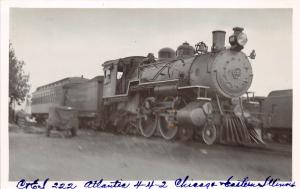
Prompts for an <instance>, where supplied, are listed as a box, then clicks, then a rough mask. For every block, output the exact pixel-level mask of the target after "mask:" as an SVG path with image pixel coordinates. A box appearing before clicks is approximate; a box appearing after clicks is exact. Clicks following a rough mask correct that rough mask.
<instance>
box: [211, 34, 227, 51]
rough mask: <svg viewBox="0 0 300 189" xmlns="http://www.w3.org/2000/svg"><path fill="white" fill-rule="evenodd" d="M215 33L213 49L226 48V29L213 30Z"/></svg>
mask: <svg viewBox="0 0 300 189" xmlns="http://www.w3.org/2000/svg"><path fill="white" fill-rule="evenodd" d="M212 34H213V44H212V47H211V51H214V52H215V51H220V50H222V49H224V48H225V34H226V32H225V31H221V30H216V31H213V32H212Z"/></svg>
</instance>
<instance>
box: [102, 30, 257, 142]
mask: <svg viewBox="0 0 300 189" xmlns="http://www.w3.org/2000/svg"><path fill="white" fill-rule="evenodd" d="M233 30H234V33H233V35H231V36H230V37H229V42H230V45H231V47H230V48H225V32H224V31H214V32H213V45H212V47H211V52H208V50H207V49H208V48H207V46H206V44H205V43H203V42H201V43H198V44H197V45H196V49H194V48H193V47H192V46H190V45H189V44H188V43H184V44H183V45H181V46H179V47H178V49H177V51H176V52H175V51H174V50H172V49H170V48H164V49H161V50H160V51H159V57H158V60H155V59H154V58H153V55H151V54H149V56H148V57H139V56H135V57H126V58H123V59H117V60H110V61H107V62H105V63H104V64H103V70H104V83H103V105H104V112H105V115H104V120H105V123H106V124H107V125H110V126H115V127H117V128H121V130H124V131H127V130H128V127H130V126H132V125H136V126H138V128H139V130H140V133H141V134H142V135H143V136H145V137H151V136H152V135H154V134H155V133H156V131H158V132H159V133H160V135H161V136H162V137H163V138H165V139H167V140H170V139H174V138H175V137H176V136H179V137H180V138H181V139H182V140H188V139H190V138H191V137H192V136H193V133H194V132H197V133H200V135H201V137H202V139H203V141H204V142H205V143H206V144H213V143H214V142H216V141H217V139H219V142H221V143H238V144H245V143H250V142H256V143H263V141H262V140H261V138H260V137H259V136H258V134H257V133H256V131H255V130H254V128H253V126H255V125H252V124H251V121H249V120H251V115H246V116H245V114H244V110H243V106H242V100H241V98H240V97H241V95H243V94H244V93H245V92H246V91H247V90H248V89H249V87H250V85H251V82H252V78H253V73H252V68H251V64H250V62H249V59H248V57H247V55H245V54H244V53H243V52H242V51H241V50H242V49H243V48H244V45H245V44H246V43H247V36H246V34H245V33H244V32H243V28H240V27H235V28H233ZM253 52H254V51H253ZM253 56H255V55H254V53H251V57H253Z"/></svg>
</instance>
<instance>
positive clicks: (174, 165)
mask: <svg viewBox="0 0 300 189" xmlns="http://www.w3.org/2000/svg"><path fill="white" fill-rule="evenodd" d="M9 160H10V161H9V179H10V180H12V181H17V180H19V179H21V178H25V179H26V180H27V179H28V180H33V179H36V178H40V179H43V178H47V177H48V178H50V179H51V180H89V179H100V178H104V179H109V180H114V179H126V180H136V179H145V180H146V179H176V178H179V177H183V176H186V175H189V176H190V177H191V178H194V179H198V180H221V179H222V180H225V179H227V178H228V177H229V176H231V175H233V176H234V177H235V178H237V179H239V178H244V177H245V176H249V178H250V179H251V180H264V179H265V178H266V177H267V176H273V177H277V178H281V180H290V179H291V177H292V153H291V146H279V147H278V148H277V147H276V148H273V149H272V150H265V149H257V148H242V147H232V146H221V145H213V146H207V145H204V144H200V143H195V142H189V143H182V142H178V141H165V140H163V139H161V138H152V139H145V138H143V137H139V136H121V135H115V134H112V133H101V132H93V131H80V132H79V135H78V136H77V137H74V138H63V137H61V136H60V135H59V134H57V133H56V134H55V133H54V134H53V135H52V136H51V137H46V136H45V133H44V129H43V128H35V127H29V128H26V129H24V128H23V129H21V128H19V127H18V126H10V133H9Z"/></svg>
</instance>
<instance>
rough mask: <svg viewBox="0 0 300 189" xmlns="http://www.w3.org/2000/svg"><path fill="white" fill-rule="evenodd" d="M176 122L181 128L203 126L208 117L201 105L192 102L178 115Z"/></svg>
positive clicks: (178, 112)
mask: <svg viewBox="0 0 300 189" xmlns="http://www.w3.org/2000/svg"><path fill="white" fill-rule="evenodd" d="M176 120H177V121H178V124H179V125H181V126H188V125H192V126H196V127H199V126H203V125H204V123H205V121H206V115H205V113H204V111H203V109H202V108H201V107H200V104H198V103H197V102H191V103H189V104H188V105H186V106H185V107H184V108H182V109H179V110H178V111H177V113H176Z"/></svg>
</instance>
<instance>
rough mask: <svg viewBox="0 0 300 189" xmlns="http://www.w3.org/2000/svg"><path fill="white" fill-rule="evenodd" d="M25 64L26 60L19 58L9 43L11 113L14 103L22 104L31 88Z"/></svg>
mask: <svg viewBox="0 0 300 189" xmlns="http://www.w3.org/2000/svg"><path fill="white" fill-rule="evenodd" d="M24 65H25V62H24V61H21V60H18V59H17V57H16V55H15V51H14V49H13V47H12V44H11V43H9V109H10V110H12V111H10V114H11V113H13V107H12V105H13V103H14V102H15V103H17V104H18V105H21V103H22V102H24V100H25V98H26V95H27V93H28V92H29V89H30V85H29V84H28V81H29V74H26V73H25V72H24V70H23V67H24ZM11 116H12V118H13V115H10V118H11Z"/></svg>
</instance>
